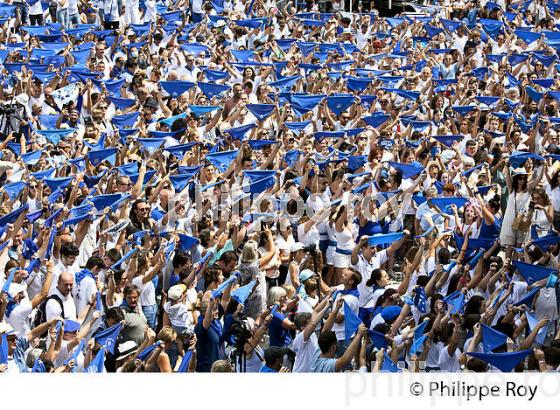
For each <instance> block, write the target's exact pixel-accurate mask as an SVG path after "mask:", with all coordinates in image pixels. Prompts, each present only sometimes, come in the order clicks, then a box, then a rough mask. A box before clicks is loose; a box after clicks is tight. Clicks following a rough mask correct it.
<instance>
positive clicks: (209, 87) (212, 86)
mask: <svg viewBox="0 0 560 410" xmlns="http://www.w3.org/2000/svg"><path fill="white" fill-rule="evenodd" d="M196 84H197V86H198V88H200V90H201V91H202V93H203V94H204V95H205V96H206V97H207V98H209V99H212V98H214V97H215V96H220V95H221V94H223V93H225V92H226V91H229V90H230V89H231V86H229V85H222V84H216V83H204V82H201V81H199V82H198V83H196Z"/></svg>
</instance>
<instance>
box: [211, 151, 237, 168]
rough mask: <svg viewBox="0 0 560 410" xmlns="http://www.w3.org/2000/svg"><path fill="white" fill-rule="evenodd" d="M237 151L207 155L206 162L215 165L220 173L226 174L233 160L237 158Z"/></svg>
mask: <svg viewBox="0 0 560 410" xmlns="http://www.w3.org/2000/svg"><path fill="white" fill-rule="evenodd" d="M237 151H238V150H233V151H223V152H217V153H215V154H208V155H206V160H208V161H209V162H210V163H211V164H212V165H214V166H215V167H216V168H217V169H218V170H219V172H225V171H226V170H227V169H228V167H229V165H230V164H231V163H232V162H233V160H234V159H235V158H236V157H237Z"/></svg>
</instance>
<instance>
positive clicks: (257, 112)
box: [245, 104, 276, 121]
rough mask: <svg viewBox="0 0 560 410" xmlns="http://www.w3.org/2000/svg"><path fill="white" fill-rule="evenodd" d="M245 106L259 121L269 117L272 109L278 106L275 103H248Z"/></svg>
mask: <svg viewBox="0 0 560 410" xmlns="http://www.w3.org/2000/svg"><path fill="white" fill-rule="evenodd" d="M245 107H247V109H248V110H249V111H250V112H251V113H252V114H253V115H254V116H255V118H256V119H257V120H259V121H263V120H265V119H266V118H268V117H269V116H270V115H271V114H272V111H274V109H275V108H276V106H275V105H274V104H247V105H246V106H245Z"/></svg>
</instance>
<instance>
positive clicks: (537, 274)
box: [513, 261, 558, 285]
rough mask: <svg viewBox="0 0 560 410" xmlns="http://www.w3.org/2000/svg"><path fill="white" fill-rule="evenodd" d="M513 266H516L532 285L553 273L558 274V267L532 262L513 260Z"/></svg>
mask: <svg viewBox="0 0 560 410" xmlns="http://www.w3.org/2000/svg"><path fill="white" fill-rule="evenodd" d="M513 266H515V268H516V269H517V270H518V272H519V274H520V275H521V276H522V277H523V278H524V279H525V281H526V282H527V283H528V284H529V285H532V284H533V283H535V282H537V281H539V280H542V279H545V278H548V277H549V275H550V274H551V273H554V274H556V275H557V274H558V269H552V268H547V267H545V266H539V265H533V264H531V263H525V262H521V261H513Z"/></svg>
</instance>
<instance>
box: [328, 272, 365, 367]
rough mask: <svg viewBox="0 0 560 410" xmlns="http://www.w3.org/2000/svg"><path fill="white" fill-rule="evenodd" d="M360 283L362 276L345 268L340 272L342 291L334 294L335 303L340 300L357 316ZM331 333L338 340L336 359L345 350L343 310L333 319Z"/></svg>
mask: <svg viewBox="0 0 560 410" xmlns="http://www.w3.org/2000/svg"><path fill="white" fill-rule="evenodd" d="M361 281H362V275H360V272H358V271H357V270H356V269H354V268H347V269H344V270H343V271H342V285H343V286H344V289H341V290H337V291H336V292H335V300H334V301H335V303H336V302H337V301H338V299H340V298H342V299H343V300H344V303H346V304H347V305H348V307H349V308H350V309H351V310H352V311H353V312H354V313H355V314H356V315H358V310H359V307H360V302H359V300H358V298H359V292H358V284H359V283H360V282H361ZM332 330H333V332H334V333H335V334H336V339H337V340H338V346H337V352H336V354H337V357H341V356H342V355H343V354H344V351H345V350H346V347H347V346H346V344H345V339H346V335H345V332H344V309H341V311H340V312H339V313H338V315H337V316H336V319H335V323H334V325H333V328H332Z"/></svg>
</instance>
